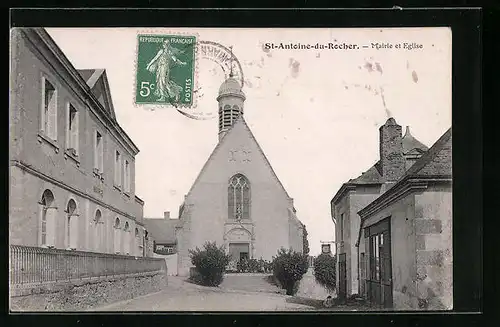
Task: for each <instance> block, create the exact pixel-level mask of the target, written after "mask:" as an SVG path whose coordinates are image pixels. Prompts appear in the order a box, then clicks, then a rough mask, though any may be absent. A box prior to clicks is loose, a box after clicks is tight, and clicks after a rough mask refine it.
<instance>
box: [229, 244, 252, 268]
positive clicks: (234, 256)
mask: <svg viewBox="0 0 500 327" xmlns="http://www.w3.org/2000/svg"><path fill="white" fill-rule="evenodd" d="M229 255H230V256H231V261H233V262H236V263H237V262H239V261H240V260H243V259H249V257H250V244H249V243H229Z"/></svg>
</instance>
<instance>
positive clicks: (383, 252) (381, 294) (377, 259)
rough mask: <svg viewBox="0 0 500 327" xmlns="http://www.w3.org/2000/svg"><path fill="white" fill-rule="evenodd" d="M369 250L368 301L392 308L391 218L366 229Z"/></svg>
mask: <svg viewBox="0 0 500 327" xmlns="http://www.w3.org/2000/svg"><path fill="white" fill-rule="evenodd" d="M365 237H366V238H365V242H367V249H368V250H369V251H368V252H369V274H368V276H367V281H366V286H367V294H368V300H369V301H370V302H372V303H374V304H378V305H380V306H383V307H384V308H392V306H393V299H392V267H391V266H392V261H391V230H390V217H389V218H387V219H384V220H382V221H380V222H378V223H376V224H374V225H371V226H368V227H366V228H365Z"/></svg>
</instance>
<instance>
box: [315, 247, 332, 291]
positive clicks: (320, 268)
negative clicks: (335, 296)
mask: <svg viewBox="0 0 500 327" xmlns="http://www.w3.org/2000/svg"><path fill="white" fill-rule="evenodd" d="M336 263H337V260H336V258H335V256H330V255H328V254H320V255H319V256H318V257H316V259H314V278H315V279H316V282H318V284H320V285H321V286H323V287H325V288H326V289H328V290H329V291H333V290H335V286H336V273H335V269H336Z"/></svg>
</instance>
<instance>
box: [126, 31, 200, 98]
mask: <svg viewBox="0 0 500 327" xmlns="http://www.w3.org/2000/svg"><path fill="white" fill-rule="evenodd" d="M137 41H138V47H137V70H136V89H135V103H136V104H160V105H168V106H173V107H191V106H192V105H193V91H194V89H193V86H194V78H195V76H194V75H195V63H196V58H195V56H196V51H195V50H196V36H189V35H151V34H150V35H146V34H139V35H138V37H137Z"/></svg>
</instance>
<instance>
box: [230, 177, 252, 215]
mask: <svg viewBox="0 0 500 327" xmlns="http://www.w3.org/2000/svg"><path fill="white" fill-rule="evenodd" d="M228 218H229V219H236V220H240V219H250V183H249V182H248V179H247V178H246V177H245V176H243V175H241V174H238V175H235V176H233V177H231V179H230V181H229V187H228Z"/></svg>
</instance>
